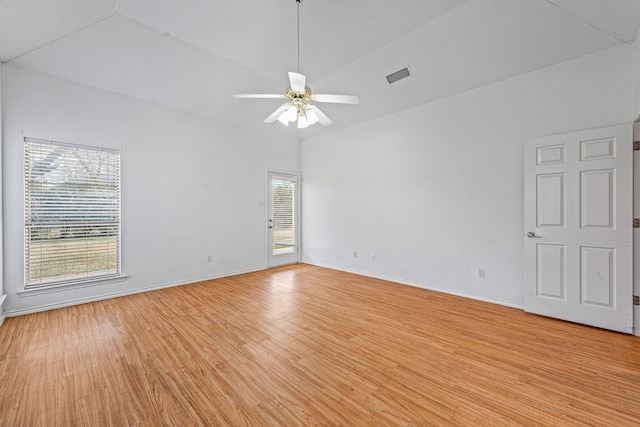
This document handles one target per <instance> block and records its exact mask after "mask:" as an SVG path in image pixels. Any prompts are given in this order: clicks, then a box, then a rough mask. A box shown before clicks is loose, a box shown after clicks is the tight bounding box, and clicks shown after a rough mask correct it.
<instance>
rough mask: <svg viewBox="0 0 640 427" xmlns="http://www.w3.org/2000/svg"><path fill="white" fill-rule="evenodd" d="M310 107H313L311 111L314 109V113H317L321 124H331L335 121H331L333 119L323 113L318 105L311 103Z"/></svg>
mask: <svg viewBox="0 0 640 427" xmlns="http://www.w3.org/2000/svg"><path fill="white" fill-rule="evenodd" d="M309 108H310V109H311V111H313V112H314V113H316V116H318V121H319V122H320V124H321V125H322V126H329V125H330V124H331V123H333V121H331V119H330V118H329V117H327V115H326V114H325V113H323V112H322V111H321V110H320V109H319V108H318V107H316V106H315V105H313V104H309Z"/></svg>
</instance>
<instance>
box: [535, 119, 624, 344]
mask: <svg viewBox="0 0 640 427" xmlns="http://www.w3.org/2000/svg"><path fill="white" fill-rule="evenodd" d="M632 150H633V146H632V127H631V125H625V126H617V127H611V128H602V129H594V130H590V131H583V132H574V133H568V134H562V135H555V136H549V137H543V138H537V139H533V140H529V141H527V142H526V143H525V146H524V161H525V166H524V187H525V188H524V193H525V200H524V256H525V259H524V275H525V277H524V285H525V293H524V294H525V295H524V296H525V298H524V306H525V310H526V311H528V312H531V313H536V314H541V315H544V316H550V317H555V318H559V319H564V320H569V321H572V322H577V323H584V324H587V325H592V326H596V327H600V328H605V329H611V330H615V331H620V332H626V333H632V332H633V314H632V308H633V306H632V304H633V302H632V286H633V285H632V283H633V240H632V238H633V236H632V231H633V230H632V227H633V214H632V212H633V210H632V209H633V155H632V153H633V151H632Z"/></svg>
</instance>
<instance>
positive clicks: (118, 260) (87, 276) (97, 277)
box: [19, 137, 127, 294]
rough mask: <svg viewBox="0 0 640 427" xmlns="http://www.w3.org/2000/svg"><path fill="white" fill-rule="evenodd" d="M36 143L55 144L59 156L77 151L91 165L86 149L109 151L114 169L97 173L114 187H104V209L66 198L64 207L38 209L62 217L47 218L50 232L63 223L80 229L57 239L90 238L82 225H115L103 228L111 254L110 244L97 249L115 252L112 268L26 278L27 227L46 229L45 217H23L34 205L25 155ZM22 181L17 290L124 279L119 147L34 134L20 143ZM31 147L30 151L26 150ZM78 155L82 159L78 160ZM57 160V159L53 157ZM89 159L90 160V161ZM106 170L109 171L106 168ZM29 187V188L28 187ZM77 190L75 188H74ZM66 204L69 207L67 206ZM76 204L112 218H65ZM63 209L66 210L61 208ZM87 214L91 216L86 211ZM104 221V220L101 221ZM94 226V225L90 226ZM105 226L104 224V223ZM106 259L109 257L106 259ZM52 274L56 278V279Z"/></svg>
mask: <svg viewBox="0 0 640 427" xmlns="http://www.w3.org/2000/svg"><path fill="white" fill-rule="evenodd" d="M37 145H42V146H50V147H51V146H55V147H58V148H60V149H61V150H62V154H60V155H59V157H62V156H65V155H73V154H72V153H76V156H77V153H80V154H82V156H81V157H77V158H78V161H79V162H81V161H82V160H85V161H88V163H89V164H90V165H92V166H95V165H96V164H98V163H96V161H95V160H91V161H89V159H90V156H91V153H90V152H94V153H95V152H99V153H109V154H111V155H113V157H108V158H107V164H108V167H111V168H113V170H114V171H115V173H113V171H110V172H111V173H113V175H114V176H113V177H107V178H104V177H100V178H103V179H105V181H104V182H107V183H108V184H109V185H112V186H114V188H115V189H114V190H111V191H108V192H107V194H109V195H110V197H109V200H110V201H111V205H110V206H109V205H107V207H106V208H105V210H104V212H103V211H101V210H100V208H97V209H96V207H95V206H93V205H92V204H91V202H89V204H87V205H82V204H79V205H76V204H74V203H73V202H70V203H69V205H68V206H67V207H65V208H62V209H61V210H60V211H58V208H52V209H51V210H47V209H42V208H40V209H41V211H40V212H41V213H44V214H45V215H46V214H50V213H51V212H54V213H56V214H58V215H61V216H62V217H63V218H62V219H61V220H60V221H57V222H53V221H52V222H51V223H50V224H48V225H49V227H48V230H49V231H50V232H54V231H56V228H63V227H69V228H71V227H77V228H75V229H72V230H74V232H76V233H80V236H79V237H78V236H76V237H70V238H69V239H65V238H62V239H61V240H60V241H64V240H78V241H81V240H82V239H83V238H91V237H89V236H88V235H87V234H82V232H81V231H79V230H82V229H87V230H91V231H94V232H95V231H96V230H102V231H105V230H109V229H110V228H111V229H117V230H116V231H115V233H113V234H109V233H108V231H107V232H106V233H107V234H105V235H104V237H103V238H105V239H109V238H110V237H113V238H115V239H116V247H115V254H114V253H113V252H114V249H113V248H109V247H107V248H104V249H102V248H100V249H102V251H101V252H100V253H101V254H103V255H104V256H105V257H107V258H108V257H109V254H111V257H113V256H114V255H115V260H114V261H115V267H114V268H110V267H111V266H110V265H109V266H108V267H107V268H106V269H105V270H95V269H94V270H91V269H90V268H89V267H87V268H86V269H85V270H83V271H80V272H79V273H68V272H65V273H64V274H63V275H58V276H56V275H50V276H44V277H40V278H39V279H38V280H35V281H31V279H30V277H29V276H30V268H32V264H31V261H32V260H33V259H32V257H31V254H32V252H33V250H34V246H35V245H34V244H33V243H32V242H33V240H31V238H30V234H29V230H30V228H33V226H34V225H36V226H39V225H44V227H43V230H47V227H46V226H47V222H46V221H40V222H30V221H31V220H32V218H29V217H27V215H28V214H29V213H30V212H32V211H33V209H34V201H33V199H32V198H31V196H32V191H33V190H32V189H33V186H31V187H30V185H31V182H32V181H29V178H30V177H31V176H32V175H33V174H34V170H35V167H33V166H32V167H30V165H29V164H28V158H27V156H28V155H29V154H31V155H34V154H35V151H36V150H37ZM23 150H24V152H23V176H24V178H23V184H24V194H23V209H24V216H23V218H24V245H23V249H24V263H23V265H24V290H23V291H21V292H19V293H34V294H38V293H42V292H51V291H56V290H62V289H66V288H69V287H85V286H91V285H94V284H102V283H110V282H114V281H122V280H124V279H125V278H126V277H127V276H126V275H123V274H122V185H121V179H122V178H121V175H122V168H121V152H120V150H117V149H112V148H105V147H96V146H88V145H80V144H70V143H66V142H59V141H52V140H43V139H36V138H27V137H25V138H24V145H23ZM30 150H31V151H30ZM80 159H82V160H80ZM56 160H57V159H56ZM100 161H101V160H97V162H100ZM92 162H93V163H92ZM71 168H72V166H66V165H65V167H64V168H62V169H61V170H62V171H63V173H64V172H69V171H70V170H71ZM102 173H103V172H100V174H102ZM107 173H109V172H107ZM62 182H66V181H62ZM71 182H72V183H73V184H74V185H78V184H77V183H76V182H73V181H71ZM99 184H100V182H98V183H96V186H93V187H90V188H89V190H90V191H89V192H88V193H87V194H90V193H91V190H93V191H95V190H96V187H97V186H99ZM28 188H29V191H28ZM75 190H77V189H75ZM70 194H71V195H72V198H73V195H76V194H80V193H73V192H72V193H70ZM87 194H81V195H82V196H85V197H87ZM113 200H115V201H116V203H115V204H117V205H116V206H114V203H113ZM55 202H59V200H58V199H55ZM100 202H104V200H103V199H100V198H99V197H98V205H99V204H101V203H100ZM69 206H70V207H69ZM78 207H84V208H88V209H89V210H90V211H91V212H98V215H102V214H103V213H105V212H106V213H108V214H109V215H113V218H114V219H115V221H111V222H108V221H97V220H96V219H95V218H93V220H92V219H91V218H89V219H86V218H82V217H81V215H74V216H75V217H76V219H71V220H66V218H64V217H65V215H66V214H68V212H69V211H70V210H71V211H73V212H74V213H75V214H77V213H78V212H81V209H78V210H76V208H78ZM65 209H66V210H65ZM59 212H62V214H60V213H59ZM89 216H91V215H90V214H89ZM78 217H80V219H78ZM105 222H106V223H107V224H105ZM92 226H94V227H92ZM105 226H106V227H105ZM89 251H90V247H89V246H88V247H87V248H85V249H84V252H83V251H80V252H75V250H74V252H73V254H76V253H78V254H84V256H86V257H88V253H89ZM109 262H110V261H109ZM88 264H89V262H87V265H88ZM100 272H103V273H102V274H100ZM96 273H97V274H96ZM56 278H57V279H58V280H56Z"/></svg>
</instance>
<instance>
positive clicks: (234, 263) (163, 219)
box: [3, 66, 300, 315]
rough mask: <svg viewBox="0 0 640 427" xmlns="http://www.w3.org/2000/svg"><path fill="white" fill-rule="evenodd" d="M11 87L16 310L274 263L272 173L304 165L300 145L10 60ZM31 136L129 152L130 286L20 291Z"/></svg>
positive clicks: (126, 265) (7, 101) (8, 227)
mask: <svg viewBox="0 0 640 427" xmlns="http://www.w3.org/2000/svg"><path fill="white" fill-rule="evenodd" d="M3 89H4V94H3V101H4V133H3V134H4V153H3V154H4V206H5V211H4V225H5V240H4V245H5V259H4V265H5V272H4V273H5V276H4V277H5V291H6V293H7V295H8V296H7V301H6V308H7V311H8V314H9V315H11V314H20V313H26V312H29V311H31V310H37V309H41V308H44V307H53V306H58V305H65V304H69V303H71V302H74V301H81V300H92V299H96V298H101V297H103V296H106V295H110V294H116V293H129V292H136V291H139V290H142V289H145V288H148V287H155V286H162V285H168V284H174V283H186V282H193V281H197V280H200V279H203V278H210V277H217V276H224V275H230V274H233V273H236V272H243V271H250V270H256V269H263V268H266V242H265V211H264V209H265V208H264V207H263V205H264V201H265V179H266V170H267V169H275V170H285V171H292V172H299V171H300V144H299V141H297V140H294V139H283V138H281V137H276V136H272V135H270V134H269V133H268V132H264V131H262V132H261V131H259V130H255V129H244V128H240V127H236V126H232V125H227V124H224V123H222V122H219V121H216V120H213V119H209V118H205V117H201V116H196V115H193V114H190V113H185V112H181V111H178V110H172V109H169V108H164V107H160V106H157V105H153V104H149V103H145V102H141V101H137V100H134V99H130V98H126V97H123V96H120V95H115V94H112V93H108V92H103V91H100V90H96V89H93V88H90V87H86V86H81V85H78V84H75V83H70V82H67V81H62V80H57V79H54V78H50V77H46V76H43V75H39V74H35V73H32V72H29V71H26V70H23V69H20V68H16V67H12V66H4V73H3ZM23 135H24V136H27V137H33V138H41V139H52V140H57V141H65V142H70V143H78V144H87V145H95V146H104V147H112V148H118V149H121V150H122V151H121V152H122V267H123V273H125V274H128V275H129V277H128V279H127V280H126V281H125V282H121V283H112V284H105V285H99V286H93V287H88V288H81V289H75V290H70V291H63V292H57V293H50V294H45V295H38V296H29V297H20V296H18V295H17V294H16V292H17V291H18V290H21V289H22V288H23V270H24V268H23V229H24V227H23V226H24V220H23V197H24V196H23V177H22V156H23ZM261 202H262V204H261ZM208 255H212V256H213V263H207V256H208Z"/></svg>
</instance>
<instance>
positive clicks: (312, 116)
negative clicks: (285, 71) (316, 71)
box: [233, 0, 360, 129]
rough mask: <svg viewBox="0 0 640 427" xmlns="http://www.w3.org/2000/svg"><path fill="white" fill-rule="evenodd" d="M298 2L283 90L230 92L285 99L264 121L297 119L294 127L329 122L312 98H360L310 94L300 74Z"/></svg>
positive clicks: (348, 100) (338, 101) (348, 101)
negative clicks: (291, 61)
mask: <svg viewBox="0 0 640 427" xmlns="http://www.w3.org/2000/svg"><path fill="white" fill-rule="evenodd" d="M300 2H301V0H296V3H297V5H298V71H297V72H289V87H288V88H287V89H286V90H285V92H284V94H259V93H243V94H234V95H233V97H234V98H252V99H286V100H287V102H285V103H284V104H282V105H281V106H280V107H278V109H276V110H275V111H274V112H273V113H272V114H271V115H270V116H269V117H267V118H266V119H265V120H264V122H265V123H273V122H275V121H279V122H280V123H282V124H283V125H285V126H289V123H293V122H295V121H297V122H298V128H299V129H303V128H306V127H309V126H311V125H313V124H315V123H318V122H320V124H321V125H323V126H329V125H330V124H331V123H333V122H332V121H331V119H330V118H329V117H327V115H326V114H324V113H323V112H322V111H321V110H320V109H319V108H318V107H316V106H315V104H314V103H316V102H330V103H334V104H359V103H360V98H358V97H357V96H356V95H332V94H314V93H312V92H311V89H309V88H308V87H307V85H306V83H307V78H306V77H305V76H304V75H303V74H300Z"/></svg>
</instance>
